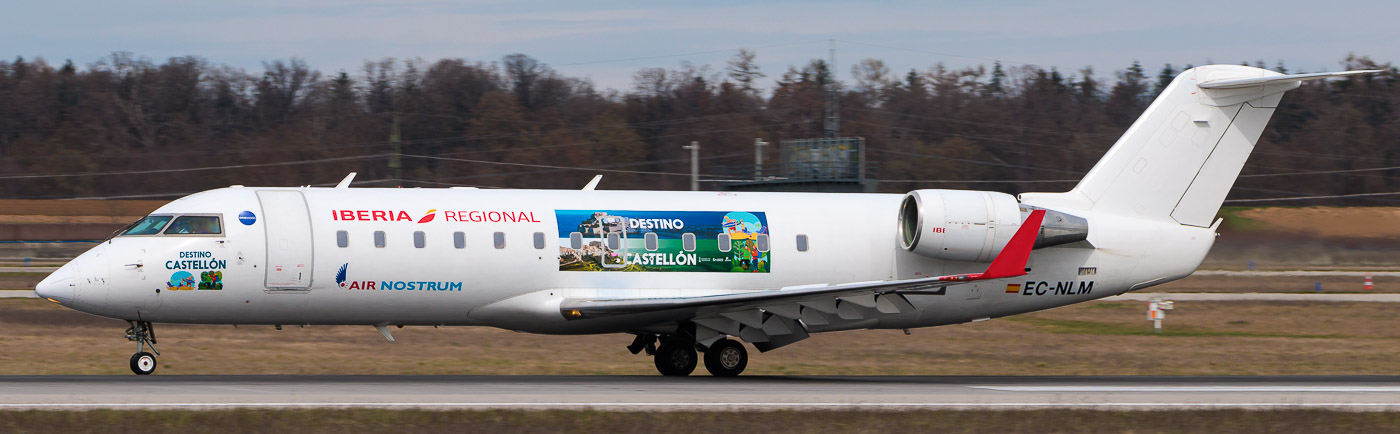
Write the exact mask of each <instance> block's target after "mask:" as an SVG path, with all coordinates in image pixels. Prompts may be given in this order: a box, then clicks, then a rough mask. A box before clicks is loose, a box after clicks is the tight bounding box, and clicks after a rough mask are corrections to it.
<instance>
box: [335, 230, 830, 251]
mask: <svg viewBox="0 0 1400 434" xmlns="http://www.w3.org/2000/svg"><path fill="white" fill-rule="evenodd" d="M387 238H388V235H386V234H385V233H384V231H374V247H378V248H384V247H386V246H388V240H387ZM533 238H534V242H535V248H536V249H544V247H545V238H544V232H535V234H534V237H533ZM643 241H644V244H645V247H646V249H647V251H652V252H654V251H656V250H657V249H659V248H660V244H661V241H660V239H659V237H657V235H656V234H655V233H651V232H648V233H647V234H646V235H645V236H644V237H643ZM715 241H716V244H717V247H718V248H719V251H721V252H728V251H730V250H731V249H733V242H732V239H731V238H730V236H729V234H719V237H717V238H716V240H715ZM491 242H492V245H494V246H495V247H496V248H497V249H504V248H506V234H505V232H496V233H494V234H492V235H491ZM606 242H607V246H608V248H609V249H612V250H618V249H621V248H622V236H621V234H617V233H611V234H608V235H607V237H606ZM335 244H336V245H337V246H340V247H349V246H350V232H348V231H336V232H335ZM754 244H756V246H755V247H758V251H760V252H767V251H768V250H769V242H768V234H758V235H757V236H756V237H754ZM427 246H428V235H427V234H425V233H424V232H423V231H414V232H413V247H416V248H419V249H421V248H424V247H427ZM452 246H453V247H456V248H458V249H465V248H467V234H466V233H465V232H453V233H452ZM569 247H572V248H574V249H582V248H583V234H582V233H579V232H574V233H571V234H569ZM681 248H682V249H684V250H685V251H687V252H693V251H695V234H692V233H686V234H682V235H681ZM797 251H799V252H805V251H807V235H805V234H804V235H798V236H797Z"/></svg>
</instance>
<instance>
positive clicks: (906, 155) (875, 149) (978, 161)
mask: <svg viewBox="0 0 1400 434" xmlns="http://www.w3.org/2000/svg"><path fill="white" fill-rule="evenodd" d="M871 151H876V153H885V154H895V155H904V157H918V158H934V160H948V161H958V162H970V164H984V165H995V167H1009V168H1018V169H1032V171H1046V172H1060V174H1074V175H1084V172H1075V171H1061V169H1047V168H1039V167H1030V165H1016V164H1005V162H993V161H981V160H967V158H952V157H939V155H930V154H914V153H900V151H890V150H881V148H871Z"/></svg>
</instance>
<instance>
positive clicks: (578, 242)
mask: <svg viewBox="0 0 1400 434" xmlns="http://www.w3.org/2000/svg"><path fill="white" fill-rule="evenodd" d="M569 248H572V249H582V248H583V234H581V233H578V232H574V233H572V234H569Z"/></svg>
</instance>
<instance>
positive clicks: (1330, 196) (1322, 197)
mask: <svg viewBox="0 0 1400 434" xmlns="http://www.w3.org/2000/svg"><path fill="white" fill-rule="evenodd" d="M1395 195H1400V191H1391V192H1385V193H1356V194H1333V195H1326V196H1293V197H1271V198H1266V199H1230V200H1226V201H1225V203H1250V202H1273V201H1284V200H1317V199H1346V198H1351V197H1375V196H1395Z"/></svg>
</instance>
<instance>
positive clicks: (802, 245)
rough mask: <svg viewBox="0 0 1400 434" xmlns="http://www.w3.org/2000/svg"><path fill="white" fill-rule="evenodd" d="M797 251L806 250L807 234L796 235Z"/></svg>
mask: <svg viewBox="0 0 1400 434" xmlns="http://www.w3.org/2000/svg"><path fill="white" fill-rule="evenodd" d="M797 251H799V252H805V251H807V235H798V236H797Z"/></svg>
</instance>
